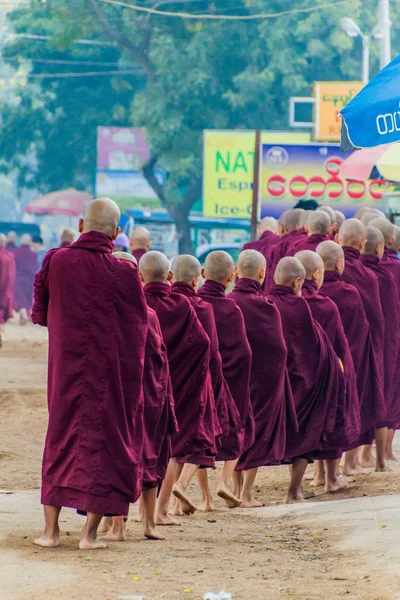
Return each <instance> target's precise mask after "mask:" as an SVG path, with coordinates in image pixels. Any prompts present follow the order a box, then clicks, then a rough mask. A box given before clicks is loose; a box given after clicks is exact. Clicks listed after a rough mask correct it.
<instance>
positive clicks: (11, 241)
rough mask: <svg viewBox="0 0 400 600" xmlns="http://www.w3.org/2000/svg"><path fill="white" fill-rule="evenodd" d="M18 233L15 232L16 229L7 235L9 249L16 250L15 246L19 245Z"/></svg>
mask: <svg viewBox="0 0 400 600" xmlns="http://www.w3.org/2000/svg"><path fill="white" fill-rule="evenodd" d="M17 239H18V237H17V234H16V233H15V231H10V232H9V233H8V235H7V246H6V248H7V250H11V251H13V250H15V248H16V247H17Z"/></svg>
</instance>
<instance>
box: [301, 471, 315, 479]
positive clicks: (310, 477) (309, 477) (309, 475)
mask: <svg viewBox="0 0 400 600" xmlns="http://www.w3.org/2000/svg"><path fill="white" fill-rule="evenodd" d="M303 479H304V480H305V481H313V479H314V473H313V472H312V471H309V472H308V473H306V474H305V475H304V477H303Z"/></svg>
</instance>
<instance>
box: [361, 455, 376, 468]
mask: <svg viewBox="0 0 400 600" xmlns="http://www.w3.org/2000/svg"><path fill="white" fill-rule="evenodd" d="M361 467H362V468H363V469H373V468H374V467H375V459H374V458H373V457H371V458H369V459H364V458H361Z"/></svg>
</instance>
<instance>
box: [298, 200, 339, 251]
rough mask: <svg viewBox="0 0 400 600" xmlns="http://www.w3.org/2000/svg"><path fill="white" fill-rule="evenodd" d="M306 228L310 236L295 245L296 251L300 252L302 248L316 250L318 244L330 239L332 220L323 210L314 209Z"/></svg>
mask: <svg viewBox="0 0 400 600" xmlns="http://www.w3.org/2000/svg"><path fill="white" fill-rule="evenodd" d="M306 229H307V233H308V237H307V239H305V240H303V241H302V242H301V243H298V244H297V245H296V246H295V249H296V252H300V251H301V250H312V251H313V252H315V249H316V247H317V246H318V244H320V243H321V242H325V241H326V240H328V239H329V234H330V231H331V220H330V218H329V216H328V215H327V213H326V212H324V211H322V210H315V211H312V212H310V214H309V216H308V219H307V225H306Z"/></svg>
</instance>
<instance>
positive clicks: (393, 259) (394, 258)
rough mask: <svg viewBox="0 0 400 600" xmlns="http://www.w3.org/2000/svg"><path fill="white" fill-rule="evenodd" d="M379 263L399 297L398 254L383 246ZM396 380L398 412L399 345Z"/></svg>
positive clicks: (398, 424) (399, 392)
mask: <svg viewBox="0 0 400 600" xmlns="http://www.w3.org/2000/svg"><path fill="white" fill-rule="evenodd" d="M381 264H382V265H384V266H385V267H386V268H387V270H388V271H390V273H392V275H393V277H394V279H395V282H396V286H397V294H398V297H399V299H400V260H399V257H398V254H397V252H396V251H395V250H392V249H391V248H385V255H384V257H383V259H382V261H381ZM392 347H393V351H395V349H394V345H393V343H392ZM395 377H396V381H395V384H394V387H395V390H397V398H394V402H395V405H396V406H398V407H399V413H400V347H399V351H398V353H397V367H396V374H395ZM399 427H400V414H399V418H398V421H397V423H396V425H395V428H396V429H398V428H399Z"/></svg>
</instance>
